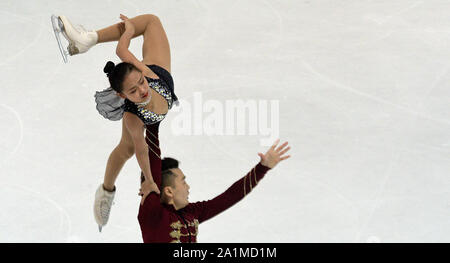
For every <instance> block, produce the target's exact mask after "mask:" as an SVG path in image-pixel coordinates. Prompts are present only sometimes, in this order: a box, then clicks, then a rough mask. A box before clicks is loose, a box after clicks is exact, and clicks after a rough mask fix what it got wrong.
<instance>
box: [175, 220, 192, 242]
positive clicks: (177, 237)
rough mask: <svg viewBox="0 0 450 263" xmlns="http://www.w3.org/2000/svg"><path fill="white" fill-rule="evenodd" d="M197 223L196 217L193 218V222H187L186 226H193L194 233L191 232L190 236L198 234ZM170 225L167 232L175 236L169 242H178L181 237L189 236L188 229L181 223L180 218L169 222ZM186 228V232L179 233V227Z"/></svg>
mask: <svg viewBox="0 0 450 263" xmlns="http://www.w3.org/2000/svg"><path fill="white" fill-rule="evenodd" d="M198 225H199V222H198V220H197V219H194V221H193V222H189V221H188V222H187V227H195V233H191V236H193V237H194V236H197V234H198ZM170 227H171V228H172V229H173V231H172V232H170V233H169V235H170V237H172V238H175V240H172V241H171V242H170V243H180V242H181V241H180V238H181V237H187V236H189V229H187V228H186V225H184V224H182V223H181V222H180V220H178V221H175V222H173V223H172V224H170ZM183 228H184V229H186V230H187V231H188V233H187V234H183V233H181V229H183Z"/></svg>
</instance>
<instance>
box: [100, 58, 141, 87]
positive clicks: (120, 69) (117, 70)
mask: <svg viewBox="0 0 450 263" xmlns="http://www.w3.org/2000/svg"><path fill="white" fill-rule="evenodd" d="M132 70H137V68H136V67H135V66H134V65H133V64H130V63H127V62H121V63H119V64H117V65H114V63H113V62H112V61H108V62H107V63H106V65H105V67H104V68H103V72H105V73H106V75H107V76H108V80H109V84H110V85H111V88H112V89H113V90H115V91H116V92H118V93H122V91H123V86H122V83H123V81H124V79H125V77H126V76H127V75H128V74H129V73H130V72H131V71H132Z"/></svg>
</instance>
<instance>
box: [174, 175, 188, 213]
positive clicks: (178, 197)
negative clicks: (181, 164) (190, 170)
mask: <svg viewBox="0 0 450 263" xmlns="http://www.w3.org/2000/svg"><path fill="white" fill-rule="evenodd" d="M171 171H172V172H173V173H174V174H176V177H175V179H174V181H173V186H174V187H173V188H172V189H171V190H172V196H173V197H172V198H173V202H174V204H175V208H176V209H181V208H184V207H185V206H187V205H188V204H189V201H188V199H189V189H190V187H189V185H188V184H187V182H186V176H185V175H184V174H183V172H182V171H181V170H180V169H179V168H174V169H171Z"/></svg>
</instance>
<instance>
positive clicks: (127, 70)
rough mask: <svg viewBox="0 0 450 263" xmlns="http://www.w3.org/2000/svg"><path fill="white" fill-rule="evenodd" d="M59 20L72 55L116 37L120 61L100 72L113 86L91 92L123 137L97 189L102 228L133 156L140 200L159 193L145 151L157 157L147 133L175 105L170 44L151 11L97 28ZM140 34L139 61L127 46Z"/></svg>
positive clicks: (154, 129) (152, 132)
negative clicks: (138, 172)
mask: <svg viewBox="0 0 450 263" xmlns="http://www.w3.org/2000/svg"><path fill="white" fill-rule="evenodd" d="M58 19H59V21H58V22H59V25H60V26H61V33H63V35H64V37H65V38H66V39H67V40H68V41H69V46H68V48H67V49H68V51H69V54H70V55H76V54H81V53H84V52H86V51H88V50H89V49H90V48H91V47H92V46H94V45H96V44H99V43H104V42H109V41H118V44H117V49H116V54H117V56H118V57H119V58H120V59H121V60H122V61H123V62H122V63H119V64H117V65H114V63H113V62H111V61H108V62H107V64H106V66H105V68H104V72H105V73H106V74H107V76H108V79H109V82H110V85H111V87H110V88H108V89H105V90H103V91H101V92H96V94H95V100H96V103H97V110H98V111H99V112H100V114H102V115H103V116H104V117H105V118H107V119H110V120H120V119H122V138H121V140H120V142H119V144H118V145H117V146H116V148H115V149H114V150H113V151H112V152H111V154H110V156H109V159H108V162H107V165H106V171H105V176H104V180H103V184H102V185H100V186H99V187H98V189H97V191H96V193H95V202H94V216H95V219H96V221H97V224H98V225H99V231H101V228H102V227H103V226H104V225H106V223H107V222H108V218H109V214H110V209H111V205H112V201H113V199H114V195H115V191H116V187H115V184H114V183H115V181H116V179H117V176H118V175H119V172H120V170H121V169H122V167H123V165H124V164H125V162H126V161H127V160H128V159H129V158H131V157H132V156H133V154H136V159H137V161H138V163H139V166H140V168H141V171H142V172H141V176H143V177H144V178H145V182H144V184H143V185H142V186H141V189H140V193H139V194H140V195H141V196H143V198H142V200H145V197H146V196H147V195H148V194H149V193H150V192H152V191H154V192H157V193H159V189H158V186H157V185H156V184H155V183H154V181H153V178H152V172H151V170H154V169H160V168H161V167H152V164H151V163H150V161H149V160H150V159H149V155H150V154H155V155H156V156H157V157H158V158H160V155H159V154H157V153H155V151H153V150H152V149H151V148H150V147H149V145H147V142H148V143H149V144H150V143H151V141H150V140H149V139H148V137H149V136H155V135H157V133H158V128H159V123H160V122H161V121H162V120H163V119H164V117H165V115H166V114H167V112H168V110H170V109H171V108H172V105H173V104H174V103H178V99H177V97H176V95H175V93H174V86H173V79H172V76H171V74H170V47H169V42H168V40H167V36H166V33H165V31H164V28H163V26H162V24H161V21H160V20H159V18H158V17H157V16H155V15H152V14H146V15H140V16H136V17H134V18H131V19H128V17H126V16H124V15H122V14H121V15H120V19H122V21H123V22H121V23H117V24H114V25H111V26H109V27H106V28H103V29H101V30H98V31H93V30H91V31H87V30H85V29H84V28H83V27H77V28H75V27H74V26H73V25H72V24H71V23H70V21H69V20H68V19H67V18H66V17H65V16H59V17H58ZM140 35H143V37H144V42H143V46H142V55H143V60H142V61H139V60H138V59H137V58H136V57H135V56H134V55H133V54H132V53H131V52H130V51H129V50H128V47H129V45H130V40H131V39H132V38H134V37H137V36H140ZM144 131H146V135H145V137H144ZM158 152H159V153H160V151H159V148H158ZM154 171H156V170H154Z"/></svg>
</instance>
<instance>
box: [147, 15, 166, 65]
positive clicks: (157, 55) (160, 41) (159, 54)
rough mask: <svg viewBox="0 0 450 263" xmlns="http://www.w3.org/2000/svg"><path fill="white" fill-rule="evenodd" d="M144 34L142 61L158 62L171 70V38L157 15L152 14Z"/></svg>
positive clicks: (157, 63) (148, 62)
mask: <svg viewBox="0 0 450 263" xmlns="http://www.w3.org/2000/svg"><path fill="white" fill-rule="evenodd" d="M143 34H144V43H143V45H142V56H143V60H142V62H143V63H144V64H147V65H149V64H156V65H158V66H160V67H162V68H164V69H165V70H167V71H168V72H171V67H170V65H171V63H170V45H169V40H168V39H167V35H166V32H165V31H164V28H163V25H162V23H161V21H160V20H159V18H158V17H157V16H152V19H151V21H150V23H149V24H148V25H147V27H146V28H145V31H144V32H143Z"/></svg>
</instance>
